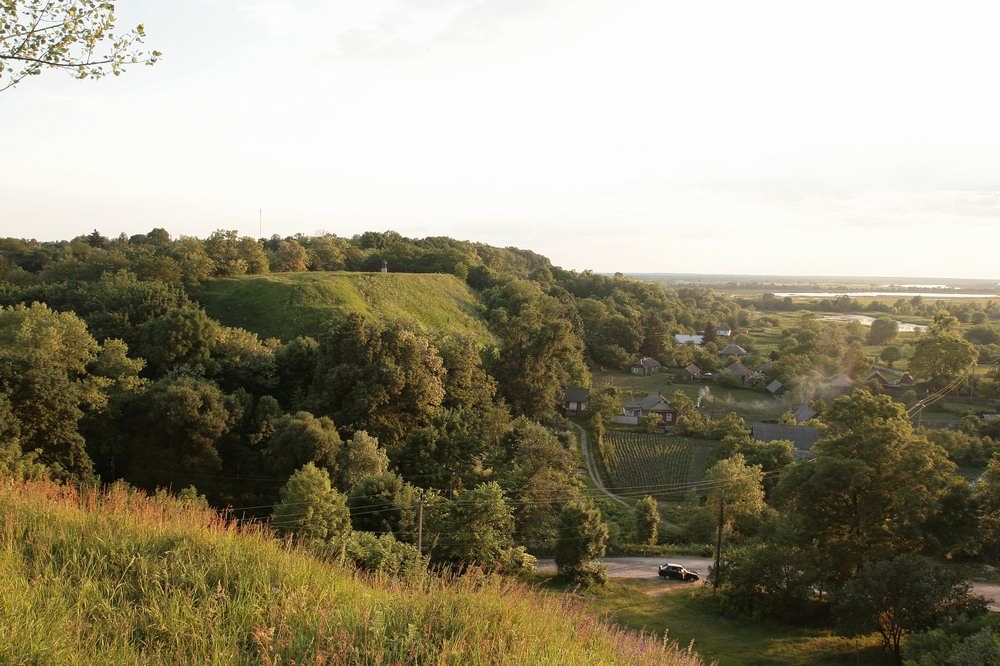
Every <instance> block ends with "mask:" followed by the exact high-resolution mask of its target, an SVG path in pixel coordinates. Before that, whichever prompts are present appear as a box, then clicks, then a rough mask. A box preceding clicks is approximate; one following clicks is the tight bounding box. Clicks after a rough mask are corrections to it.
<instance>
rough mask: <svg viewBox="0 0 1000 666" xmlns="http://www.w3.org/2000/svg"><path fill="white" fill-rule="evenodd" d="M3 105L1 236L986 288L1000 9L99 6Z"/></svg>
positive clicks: (999, 115)
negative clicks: (389, 242)
mask: <svg viewBox="0 0 1000 666" xmlns="http://www.w3.org/2000/svg"><path fill="white" fill-rule="evenodd" d="M118 9H119V11H118V13H119V16H120V18H121V20H122V21H123V22H125V23H138V22H140V21H142V22H144V23H145V25H146V29H147V33H148V35H149V39H148V43H149V45H150V46H151V47H153V48H156V49H159V50H161V51H163V52H164V57H163V60H162V62H161V63H160V64H158V65H157V66H156V67H153V68H144V67H135V68H133V69H132V70H130V71H129V72H128V73H127V74H126V75H125V76H123V77H121V78H119V79H105V80H103V81H98V82H78V81H74V80H72V79H71V78H69V77H68V76H66V75H63V74H60V73H57V72H46V73H45V74H44V75H43V76H41V77H38V78H35V79H32V80H27V81H25V82H24V83H23V84H22V85H21V86H19V87H18V88H16V89H14V90H12V91H8V92H6V93H2V94H0V128H2V129H0V234H2V235H13V236H21V237H34V238H39V239H54V238H67V237H71V236H74V235H77V234H80V233H84V232H86V231H89V230H90V229H92V228H94V227H96V228H98V229H100V230H101V231H102V232H104V233H105V234H110V235H114V234H117V233H118V232H120V231H125V232H127V233H130V234H131V233H138V232H141V231H145V230H148V229H149V228H151V227H154V226H163V227H166V228H167V229H168V230H170V231H171V232H172V233H175V234H176V233H185V234H196V235H199V236H205V235H207V234H208V233H210V232H211V231H213V230H214V229H218V228H235V229H239V230H240V231H241V232H243V233H247V234H253V235H257V210H258V208H263V211H264V226H263V231H264V234H265V235H271V234H273V233H278V234H282V235H286V234H292V233H296V232H304V233H314V232H317V231H321V230H324V231H329V232H333V233H336V234H338V235H344V236H350V235H353V234H355V233H358V232H361V231H365V230H369V229H374V230H384V229H395V230H396V231H399V232H400V233H402V234H404V235H409V236H426V235H448V236H454V237H458V238H464V239H470V240H479V241H484V242H488V243H492V244H497V245H516V246H519V247H525V248H530V249H533V250H536V251H538V252H541V253H543V254H545V255H547V256H549V257H551V258H552V260H553V261H554V262H555V263H556V264H559V265H562V266H565V267H568V268H576V269H584V268H592V269H595V270H598V271H615V270H622V271H627V272H632V271H635V272H638V271H648V272H702V273H765V274H829V275H906V276H951V277H993V278H1000V264H998V256H1000V252H998V250H1000V86H998V84H997V69H996V68H997V64H998V63H1000V39H997V38H996V26H997V24H998V20H1000V7H998V6H997V5H996V4H995V3H990V2H981V3H962V2H954V1H952V2H947V3H943V2H934V3H924V2H913V1H912V0H911V1H908V2H899V3H890V2H872V1H870V0H869V1H867V2H857V3H854V2H843V1H842V2H836V3H814V2H802V1H801V0H797V1H792V2H766V1H764V2H762V1H758V2H746V1H745V0H741V1H738V2H668V1H665V0H651V1H648V2H647V1H640V0H635V1H631V0H613V1H606V2H605V1H599V0H530V1H529V0H353V1H346V0H169V1H165V0H158V1H153V0H119V2H118Z"/></svg>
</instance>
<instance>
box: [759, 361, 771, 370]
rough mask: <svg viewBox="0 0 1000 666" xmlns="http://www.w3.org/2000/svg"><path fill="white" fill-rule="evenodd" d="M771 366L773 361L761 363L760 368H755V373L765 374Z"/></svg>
mask: <svg viewBox="0 0 1000 666" xmlns="http://www.w3.org/2000/svg"><path fill="white" fill-rule="evenodd" d="M773 365H774V361H768V362H767V363H762V364H761V365H760V367H759V368H757V372H767V371H768V370H770V369H771V367H772V366H773Z"/></svg>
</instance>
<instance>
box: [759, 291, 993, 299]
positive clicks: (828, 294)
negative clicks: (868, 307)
mask: <svg viewBox="0 0 1000 666" xmlns="http://www.w3.org/2000/svg"><path fill="white" fill-rule="evenodd" d="M775 296H779V297H781V298H785V297H786V296H790V297H792V298H836V297H837V296H895V297H897V298H913V297H914V296H923V297H924V298H1000V295H997V294H954V293H952V292H950V291H787V292H784V293H781V294H775Z"/></svg>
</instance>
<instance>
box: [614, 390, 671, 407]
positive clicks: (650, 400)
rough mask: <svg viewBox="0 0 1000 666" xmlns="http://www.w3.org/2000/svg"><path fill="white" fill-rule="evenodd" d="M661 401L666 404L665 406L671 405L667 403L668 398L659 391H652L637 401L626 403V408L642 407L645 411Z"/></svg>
mask: <svg viewBox="0 0 1000 666" xmlns="http://www.w3.org/2000/svg"><path fill="white" fill-rule="evenodd" d="M661 402H662V403H663V404H664V406H667V407H669V405H667V399H666V398H664V397H663V396H662V395H660V394H659V393H650V394H649V395H647V396H646V397H645V398H643V399H642V400H637V401H635V402H630V403H628V404H627V405H625V408H626V409H629V408H631V409H641V410H642V411H644V412H648V411H649V410H651V409H652V408H653V407H656V406H657V405H658V404H660V403H661Z"/></svg>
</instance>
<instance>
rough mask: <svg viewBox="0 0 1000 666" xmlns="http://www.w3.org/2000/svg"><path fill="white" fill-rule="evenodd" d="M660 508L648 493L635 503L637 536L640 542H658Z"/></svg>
mask: <svg viewBox="0 0 1000 666" xmlns="http://www.w3.org/2000/svg"><path fill="white" fill-rule="evenodd" d="M659 525H660V509H659V507H657V505H656V500H655V499H653V498H652V497H649V496H648V495H647V496H646V497H643V498H642V499H641V500H639V501H638V502H636V503H635V537H636V541H637V542H638V543H646V544H656V531H657V529H658V528H659Z"/></svg>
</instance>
